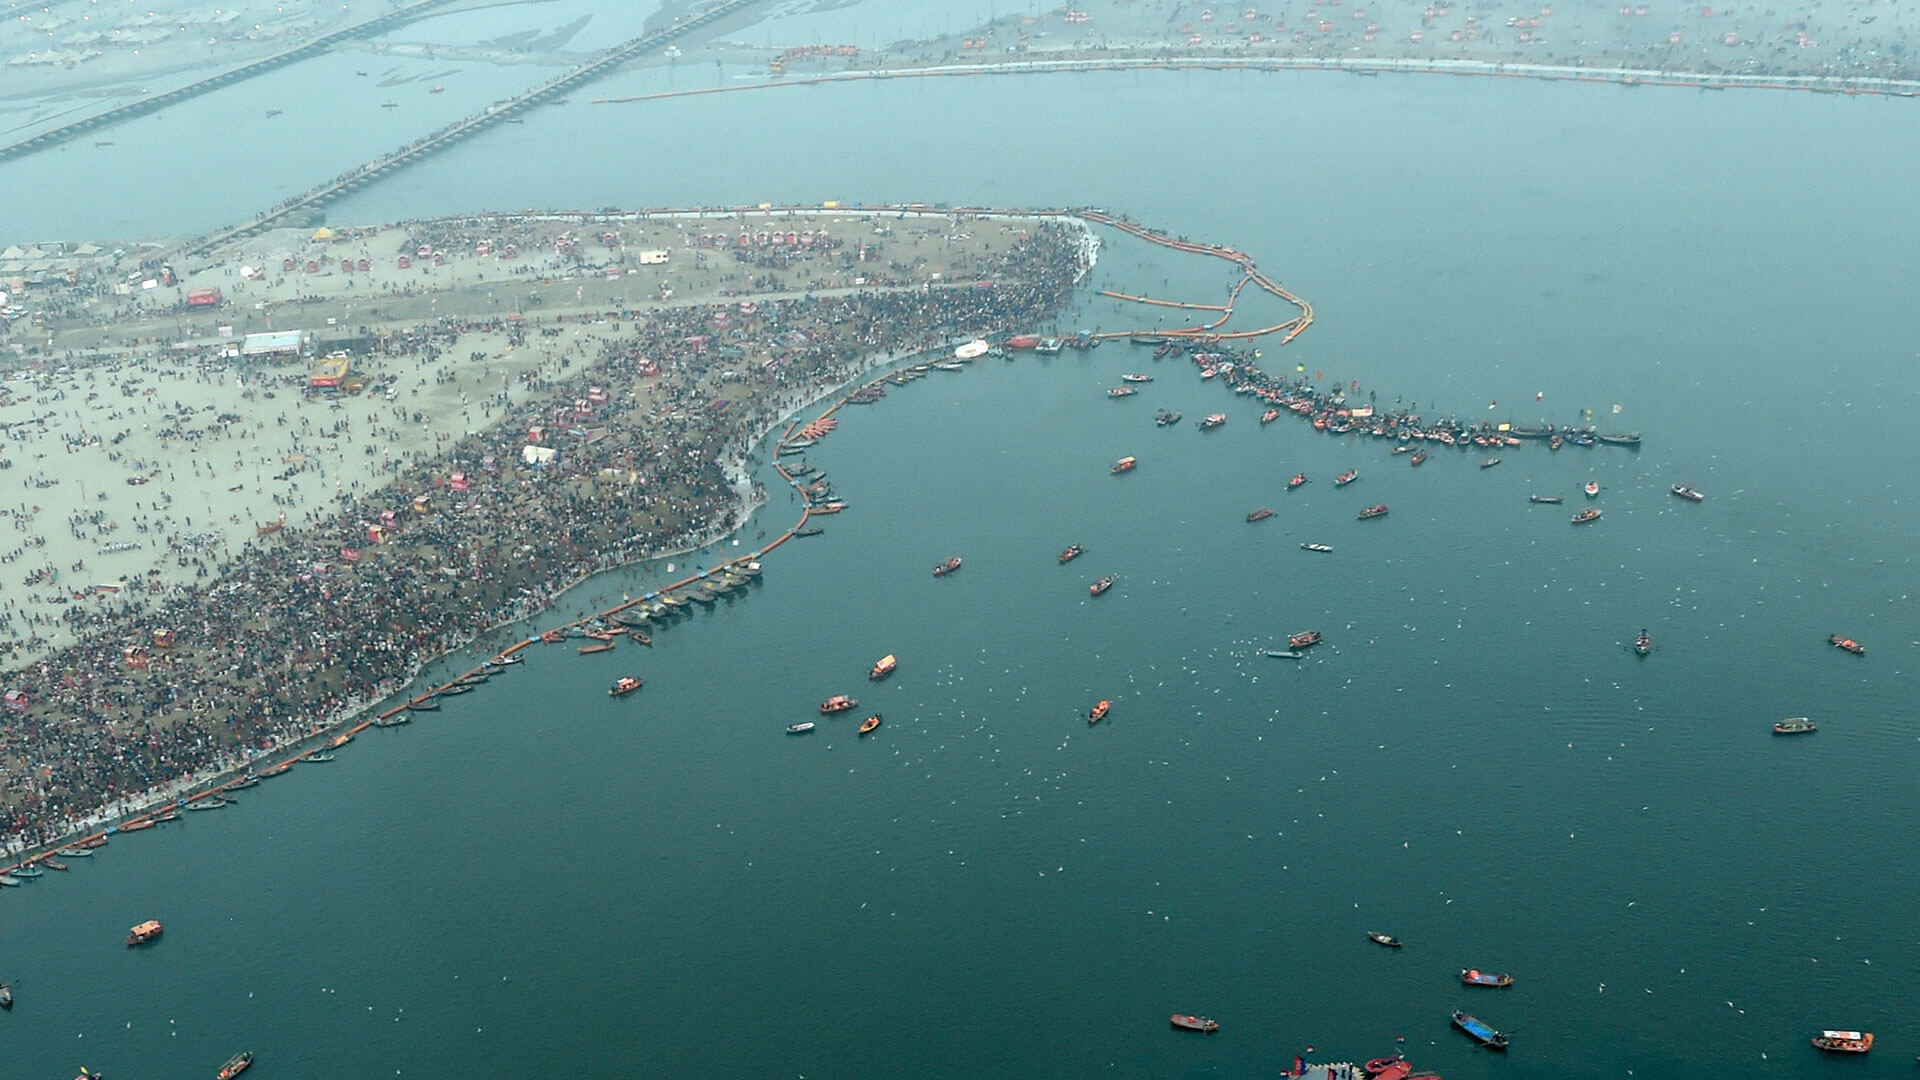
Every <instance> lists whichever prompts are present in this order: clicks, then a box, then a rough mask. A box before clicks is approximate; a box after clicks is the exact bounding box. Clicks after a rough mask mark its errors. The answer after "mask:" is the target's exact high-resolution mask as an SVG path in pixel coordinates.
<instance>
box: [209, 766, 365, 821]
mask: <svg viewBox="0 0 1920 1080" xmlns="http://www.w3.org/2000/svg"><path fill="white" fill-rule="evenodd" d="M315 756H318V755H315ZM327 760H328V761H332V760H333V758H332V757H328V758H327ZM226 805H227V801H226V800H225V799H199V800H196V801H194V802H190V803H188V804H187V810H188V812H193V811H199V810H218V809H221V808H222V807H224V806H226Z"/></svg>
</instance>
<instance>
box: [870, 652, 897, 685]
mask: <svg viewBox="0 0 1920 1080" xmlns="http://www.w3.org/2000/svg"><path fill="white" fill-rule="evenodd" d="M899 666H900V661H899V660H897V659H895V658H894V655H893V654H892V653H888V654H887V655H885V656H883V657H881V658H880V660H879V662H878V663H876V664H874V665H873V670H872V671H869V672H867V678H869V679H872V680H873V681H875V682H879V681H880V680H881V679H884V678H886V677H887V676H889V675H891V674H893V669H894V668H896V667H899Z"/></svg>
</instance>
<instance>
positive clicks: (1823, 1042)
mask: <svg viewBox="0 0 1920 1080" xmlns="http://www.w3.org/2000/svg"><path fill="white" fill-rule="evenodd" d="M1813 1045H1814V1048H1815V1049H1819V1050H1825V1051H1827V1052H1828V1053H1832V1054H1864V1053H1866V1052H1867V1051H1869V1050H1871V1049H1873V1032H1871V1031H1823V1032H1821V1033H1820V1034H1818V1035H1815V1036H1814V1037H1813Z"/></svg>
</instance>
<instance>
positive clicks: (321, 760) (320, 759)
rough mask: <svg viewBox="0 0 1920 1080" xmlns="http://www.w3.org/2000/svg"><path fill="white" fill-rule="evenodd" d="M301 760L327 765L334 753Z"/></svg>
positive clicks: (311, 755)
mask: <svg viewBox="0 0 1920 1080" xmlns="http://www.w3.org/2000/svg"><path fill="white" fill-rule="evenodd" d="M300 760H301V761H303V762H311V763H312V764H315V765H325V764H326V763H327V762H329V761H332V760H333V755H332V754H329V753H325V752H321V753H318V754H308V755H307V756H306V757H303V758H301V759H300ZM187 809H189V810H191V809H193V807H191V806H189V807H187Z"/></svg>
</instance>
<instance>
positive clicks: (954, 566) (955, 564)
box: [933, 555, 960, 577]
mask: <svg viewBox="0 0 1920 1080" xmlns="http://www.w3.org/2000/svg"><path fill="white" fill-rule="evenodd" d="M958 569H960V556H958V555H955V556H954V557H953V558H951V559H948V560H947V561H946V562H943V563H941V564H940V565H939V566H936V567H934V568H933V576H934V577H946V576H947V575H948V574H951V573H953V572H954V571H955V570H958Z"/></svg>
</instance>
